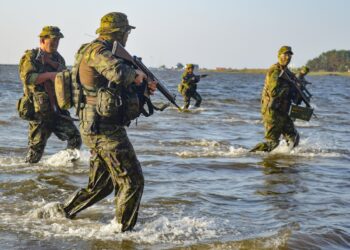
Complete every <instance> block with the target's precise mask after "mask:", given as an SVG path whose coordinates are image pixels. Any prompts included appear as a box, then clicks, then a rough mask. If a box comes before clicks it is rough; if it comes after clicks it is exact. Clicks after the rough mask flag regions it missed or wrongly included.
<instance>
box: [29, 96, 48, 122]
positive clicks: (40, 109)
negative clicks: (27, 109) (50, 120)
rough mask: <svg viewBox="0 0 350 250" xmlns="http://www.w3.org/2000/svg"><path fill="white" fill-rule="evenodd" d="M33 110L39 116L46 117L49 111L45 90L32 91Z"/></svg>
mask: <svg viewBox="0 0 350 250" xmlns="http://www.w3.org/2000/svg"><path fill="white" fill-rule="evenodd" d="M33 99H34V111H35V113H38V114H39V116H40V118H46V117H47V116H49V115H50V114H52V112H51V108H50V107H51V106H50V99H49V95H48V94H47V93H46V92H34V93H33Z"/></svg>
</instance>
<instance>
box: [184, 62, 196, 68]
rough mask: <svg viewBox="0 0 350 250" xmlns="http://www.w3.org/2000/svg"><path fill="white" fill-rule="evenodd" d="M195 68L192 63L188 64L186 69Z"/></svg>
mask: <svg viewBox="0 0 350 250" xmlns="http://www.w3.org/2000/svg"><path fill="white" fill-rule="evenodd" d="M190 68H192V69H193V68H194V65H193V64H192V63H189V64H186V69H190Z"/></svg>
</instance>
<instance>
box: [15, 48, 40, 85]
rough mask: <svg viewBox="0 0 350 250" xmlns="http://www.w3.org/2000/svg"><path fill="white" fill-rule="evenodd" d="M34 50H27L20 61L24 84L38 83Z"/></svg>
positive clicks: (20, 71)
mask: <svg viewBox="0 0 350 250" xmlns="http://www.w3.org/2000/svg"><path fill="white" fill-rule="evenodd" d="M33 57H34V52H33V51H30V50H29V51H26V53H25V54H24V56H23V57H22V58H21V61H20V63H19V76H20V78H21V81H22V82H23V84H24V85H26V86H30V85H35V84H36V79H37V78H38V75H39V73H38V69H37V68H36V66H35V64H34V63H33Z"/></svg>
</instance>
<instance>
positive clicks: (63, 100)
mask: <svg viewBox="0 0 350 250" xmlns="http://www.w3.org/2000/svg"><path fill="white" fill-rule="evenodd" d="M55 93H56V100H57V104H58V106H59V107H60V109H64V110H67V109H70V108H71V107H72V106H73V103H72V78H71V72H70V71H69V70H64V71H62V72H59V73H57V75H56V78H55Z"/></svg>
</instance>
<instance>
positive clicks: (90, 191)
mask: <svg viewBox="0 0 350 250" xmlns="http://www.w3.org/2000/svg"><path fill="white" fill-rule="evenodd" d="M132 29H135V27H134V26H131V25H129V22H128V19H127V16H126V15H125V14H123V13H120V12H112V13H108V14H106V15H105V16H103V17H102V19H101V24H100V28H99V29H97V31H96V33H97V34H99V37H98V38H97V39H96V40H94V41H92V42H91V43H89V44H84V45H82V47H81V48H80V49H79V51H78V53H77V55H76V62H75V64H74V66H73V69H72V78H73V79H75V78H76V80H77V81H80V83H81V85H82V88H83V90H84V92H83V96H84V98H83V100H84V101H83V105H79V106H82V107H83V108H82V109H81V110H80V121H81V122H80V131H81V134H82V138H83V142H84V144H86V146H88V147H89V148H90V150H91V157H90V173H89V182H88V185H87V187H86V188H82V189H80V190H78V191H77V192H76V193H75V194H73V195H72V196H71V197H70V198H69V199H68V200H67V201H66V203H65V204H64V206H63V210H64V212H65V214H66V217H67V218H73V217H75V216H76V214H77V213H78V212H80V211H82V210H83V209H86V208H87V207H89V206H91V205H93V204H94V203H96V202H98V201H100V200H101V199H103V198H105V197H106V196H108V195H109V194H110V193H111V192H113V191H114V192H115V196H116V198H115V205H116V219H117V221H118V223H120V224H121V225H122V228H121V230H122V232H124V231H128V230H132V229H133V227H134V226H135V224H136V220H137V216H138V210H139V205H140V201H141V196H142V192H143V188H144V178H143V174H142V169H141V165H140V163H139V161H138V159H137V157H136V154H135V151H134V148H133V146H132V144H131V143H130V141H129V138H128V136H127V134H126V130H125V128H124V125H127V124H129V123H130V120H131V119H132V118H130V117H132V116H130V115H129V114H130V112H131V109H133V107H134V108H135V105H131V104H130V103H128V101H127V100H130V99H129V98H127V99H124V98H123V97H122V103H123V106H122V107H124V108H123V109H122V111H121V112H119V111H116V112H111V114H110V115H109V116H105V115H104V114H103V113H102V112H101V106H104V105H105V104H106V106H105V107H107V106H108V107H112V106H113V107H112V109H113V108H115V106H114V105H117V104H116V103H118V98H119V97H118V96H120V93H129V94H130V93H132V89H133V87H135V86H139V85H141V84H142V82H143V81H144V80H146V75H145V74H144V73H143V72H142V71H140V70H135V69H134V68H133V67H131V66H130V65H129V64H127V62H126V61H124V60H123V59H120V58H117V57H116V56H114V54H113V53H112V47H113V46H112V45H113V43H114V41H118V42H119V43H121V44H122V45H123V46H125V44H126V41H127V39H128V35H129V33H130V31H131V30H132ZM75 76H76V77H75ZM147 86H148V89H149V91H150V92H151V94H152V93H153V92H154V91H155V90H156V82H148V85H147ZM106 90H108V91H106ZM126 90H127V91H126ZM125 91H126V92H125ZM108 92H109V93H114V94H112V95H111V96H110V99H108V98H104V97H103V96H104V95H108ZM122 95H123V94H122ZM107 99H108V100H107ZM131 99H132V98H131ZM136 99H137V98H136ZM105 101H106V102H108V101H110V102H108V103H104V102H105ZM136 103H137V105H136V107H137V111H138V112H139V105H138V102H137V100H136ZM129 104H130V105H129ZM108 107H107V109H105V111H106V112H108Z"/></svg>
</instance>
